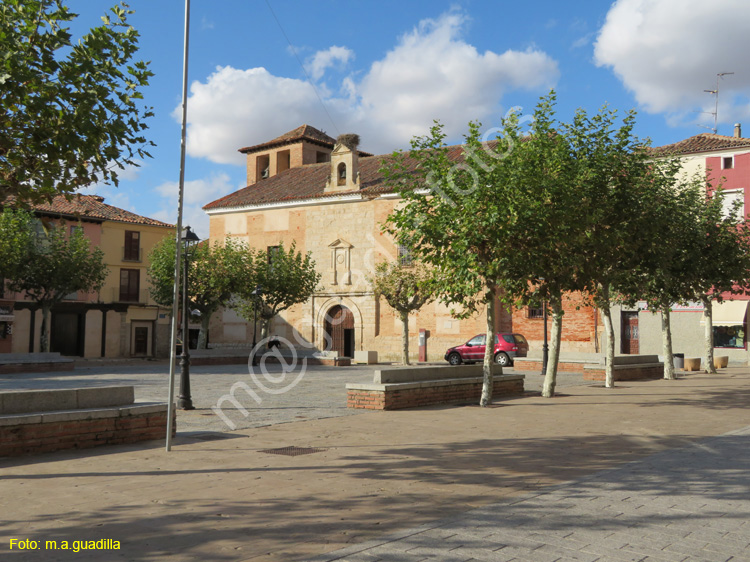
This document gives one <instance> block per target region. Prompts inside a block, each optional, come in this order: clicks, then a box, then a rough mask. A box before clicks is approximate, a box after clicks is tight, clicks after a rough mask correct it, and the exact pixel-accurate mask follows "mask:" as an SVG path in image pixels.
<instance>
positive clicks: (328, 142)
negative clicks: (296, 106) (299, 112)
mask: <svg viewBox="0 0 750 562" xmlns="http://www.w3.org/2000/svg"><path fill="white" fill-rule="evenodd" d="M302 140H306V141H310V142H313V143H316V144H322V145H324V146H328V147H329V148H333V145H334V144H335V143H336V139H334V138H333V137H330V136H328V135H327V134H325V133H324V132H323V131H320V130H318V129H316V128H315V127H311V126H310V125H300V126H299V127H297V128H296V129H294V130H292V131H289V132H288V133H284V134H283V135H281V136H280V137H276V138H275V139H273V140H270V141H267V142H264V143H262V144H256V145H255V146H247V147H245V148H240V149H239V152H242V153H245V154H247V153H248V152H257V151H259V150H264V149H267V148H272V147H274V146H279V145H284V144H291V143H294V142H299V141H302Z"/></svg>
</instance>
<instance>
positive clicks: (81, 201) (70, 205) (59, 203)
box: [3, 193, 174, 228]
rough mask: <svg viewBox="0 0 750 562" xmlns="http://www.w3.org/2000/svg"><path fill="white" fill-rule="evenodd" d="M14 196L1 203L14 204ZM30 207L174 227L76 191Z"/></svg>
mask: <svg viewBox="0 0 750 562" xmlns="http://www.w3.org/2000/svg"><path fill="white" fill-rule="evenodd" d="M15 202H16V201H15V198H14V197H9V198H8V199H6V200H5V203H3V205H6V206H13V205H15ZM30 208H31V209H32V210H34V211H36V212H38V213H41V214H44V215H54V216H62V217H66V218H73V219H79V218H80V219H90V220H101V221H116V222H127V223H132V224H143V225H149V226H164V227H169V228H174V225H172V224H168V223H166V222H161V221H158V220H156V219H150V218H148V217H142V216H141V215H136V214H135V213H131V212H130V211H126V210H125V209H120V208H119V207H113V206H112V205H107V204H106V203H105V202H104V197H101V196H99V195H82V194H80V193H76V194H74V195H72V196H71V197H70V199H66V198H65V197H64V196H63V195H58V196H56V197H54V198H53V199H52V202H50V203H37V204H34V205H30Z"/></svg>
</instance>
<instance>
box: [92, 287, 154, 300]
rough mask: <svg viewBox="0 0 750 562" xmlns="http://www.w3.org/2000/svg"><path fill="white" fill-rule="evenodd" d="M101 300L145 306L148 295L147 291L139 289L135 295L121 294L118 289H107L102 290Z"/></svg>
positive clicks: (148, 298)
mask: <svg viewBox="0 0 750 562" xmlns="http://www.w3.org/2000/svg"><path fill="white" fill-rule="evenodd" d="M101 298H102V300H103V301H104V302H132V303H139V304H146V303H148V302H149V301H150V300H151V299H150V293H149V291H148V289H141V290H140V291H138V293H137V294H135V293H132V294H127V293H121V292H120V287H109V288H108V289H103V290H102V292H101Z"/></svg>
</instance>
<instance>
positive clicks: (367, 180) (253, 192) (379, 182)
mask: <svg viewBox="0 0 750 562" xmlns="http://www.w3.org/2000/svg"><path fill="white" fill-rule="evenodd" d="M462 156H463V147H462V146H461V145H456V146H450V147H448V158H450V159H451V160H453V161H458V160H460V159H461V158H462ZM389 158H391V156H390V155H380V156H369V157H366V158H359V177H360V185H361V189H358V190H356V191H346V192H343V191H337V192H329V193H326V192H325V186H326V182H327V180H328V177H329V176H330V173H331V163H330V162H323V163H321V164H308V165H306V166H299V167H296V168H289V169H288V170H284V171H283V172H281V173H279V174H276V175H275V176H271V177H270V178H266V179H263V180H260V181H259V182H257V183H254V184H252V185H249V186H247V187H243V188H242V189H240V190H239V191H235V192H234V193H230V194H229V195H226V196H224V197H222V198H221V199H217V200H216V201H212V202H211V203H209V204H208V205H205V206H204V207H203V208H204V209H205V210H206V211H211V210H215V209H227V208H234V207H246V206H250V205H264V204H270V203H284V202H291V201H300V200H309V199H317V198H323V197H343V196H347V195H353V194H359V195H361V196H362V197H365V198H366V197H368V196H372V197H375V196H377V195H381V194H384V193H391V192H393V188H392V186H390V185H388V184H386V183H385V178H384V177H383V174H382V173H381V172H380V168H381V167H382V166H383V161H384V160H388V159H389ZM405 165H406V166H407V169H408V168H410V167H411V168H412V169H413V168H414V167H415V166H416V162H415V161H414V160H412V159H409V158H407V160H406V162H405Z"/></svg>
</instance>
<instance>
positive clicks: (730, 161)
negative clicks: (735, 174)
mask: <svg viewBox="0 0 750 562" xmlns="http://www.w3.org/2000/svg"><path fill="white" fill-rule="evenodd" d="M732 168H734V156H725V157H724V158H722V159H721V169H722V170H731V169H732Z"/></svg>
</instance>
